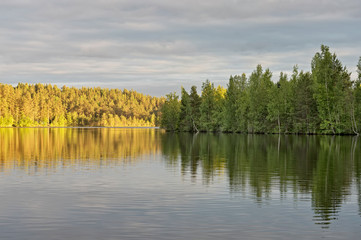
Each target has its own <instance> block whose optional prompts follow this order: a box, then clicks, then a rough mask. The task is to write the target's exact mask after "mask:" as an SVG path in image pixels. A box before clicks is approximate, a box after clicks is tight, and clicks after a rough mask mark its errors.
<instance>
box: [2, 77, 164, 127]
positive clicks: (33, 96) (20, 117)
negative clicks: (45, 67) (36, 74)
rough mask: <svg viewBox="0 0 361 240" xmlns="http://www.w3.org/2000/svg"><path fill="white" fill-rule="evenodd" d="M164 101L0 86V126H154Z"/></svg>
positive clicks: (86, 90) (131, 93)
mask: <svg viewBox="0 0 361 240" xmlns="http://www.w3.org/2000/svg"><path fill="white" fill-rule="evenodd" d="M163 102H164V98H156V97H151V96H145V95H143V94H140V93H137V92H135V91H133V90H132V91H128V90H127V89H124V90H123V91H121V90H119V89H102V88H85V87H83V88H81V89H77V88H68V87H66V86H64V87H62V88H61V89H59V88H58V87H57V86H55V85H54V86H52V85H43V84H35V85H28V84H22V83H19V84H18V85H17V86H16V87H13V86H11V85H7V84H0V126H1V127H9V126H17V127H31V126H57V127H60V126H156V125H158V124H159V123H158V121H159V120H158V119H159V115H160V111H159V110H160V107H161V106H162V104H163Z"/></svg>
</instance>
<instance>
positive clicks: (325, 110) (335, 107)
mask: <svg viewBox="0 0 361 240" xmlns="http://www.w3.org/2000/svg"><path fill="white" fill-rule="evenodd" d="M311 68H312V77H313V80H314V84H315V95H314V96H315V99H316V103H317V109H318V115H319V118H320V120H321V123H320V128H321V131H322V132H324V133H333V134H335V133H341V132H347V131H349V127H350V121H349V119H350V118H349V113H348V112H347V109H346V108H345V107H346V105H345V104H346V99H347V98H346V97H347V93H348V90H349V89H350V88H351V80H350V73H348V71H347V70H346V67H343V66H342V64H341V62H340V60H338V59H337V57H336V54H331V53H330V51H329V47H327V46H324V45H322V46H321V52H318V53H316V55H315V56H314V57H313V59H312V64H311Z"/></svg>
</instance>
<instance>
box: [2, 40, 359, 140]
mask: <svg viewBox="0 0 361 240" xmlns="http://www.w3.org/2000/svg"><path fill="white" fill-rule="evenodd" d="M66 126H73V127H77V126H81V127H82V126H99V127H154V126H160V127H162V128H164V129H166V130H168V131H184V132H199V131H203V132H240V133H290V134H292V133H294V134H357V135H358V134H359V132H360V128H361V57H360V59H359V61H358V64H357V76H356V79H355V80H352V79H351V72H349V71H348V70H347V68H346V67H345V66H343V65H342V63H341V61H340V60H339V59H338V58H337V56H336V54H335V53H331V52H330V50H329V47H327V46H324V45H321V51H320V52H317V53H316V54H315V56H314V57H313V59H312V62H311V72H304V71H303V70H299V69H298V67H297V66H295V67H294V69H293V73H292V75H291V76H290V77H289V76H287V74H284V73H282V72H281V73H280V77H279V80H278V82H276V83H274V82H273V81H272V72H271V71H270V70H269V69H266V70H264V69H263V68H262V66H261V65H258V66H257V68H256V69H255V70H254V71H253V72H252V74H251V75H250V76H249V77H247V76H246V74H242V75H235V76H231V77H230V78H229V82H228V85H227V88H224V87H222V86H218V87H215V86H214V84H213V83H211V82H210V81H208V80H206V81H205V82H204V83H203V84H202V89H201V94H200V95H199V94H198V92H197V88H196V86H192V87H191V90H190V93H188V92H187V91H186V90H185V89H184V88H183V87H182V88H181V96H180V97H179V96H178V95H177V94H176V93H175V92H173V93H170V94H168V95H166V98H164V97H160V98H158V97H152V96H149V95H144V94H141V93H137V92H136V91H133V90H131V91H129V90H127V89H124V90H123V91H122V90H120V89H102V88H99V87H98V88H87V87H82V88H80V89H78V88H74V87H72V88H69V87H66V86H63V87H62V88H61V89H59V88H58V87H57V86H56V85H54V86H52V85H50V84H46V85H44V84H34V85H29V84H23V83H19V84H18V85H17V86H16V87H13V86H12V85H8V84H0V127H66Z"/></svg>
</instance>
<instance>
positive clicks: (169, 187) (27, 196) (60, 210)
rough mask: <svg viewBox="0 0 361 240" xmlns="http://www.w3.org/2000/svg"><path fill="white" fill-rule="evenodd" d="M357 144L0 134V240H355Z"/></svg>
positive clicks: (134, 134)
mask: <svg viewBox="0 0 361 240" xmlns="http://www.w3.org/2000/svg"><path fill="white" fill-rule="evenodd" d="M360 142H361V139H358V138H357V137H331V136H278V135H236V134H197V135H192V134H172V133H166V132H163V131H161V130H154V129H109V128H108V129H101V128H100V129H0V184H1V188H0V239H16V240H18V239H27V240H32V239H36V240H42V239H79V240H81V239H87V240H88V239H360V234H361V197H360V192H361V150H360V149H361V146H360V144H361V143H360Z"/></svg>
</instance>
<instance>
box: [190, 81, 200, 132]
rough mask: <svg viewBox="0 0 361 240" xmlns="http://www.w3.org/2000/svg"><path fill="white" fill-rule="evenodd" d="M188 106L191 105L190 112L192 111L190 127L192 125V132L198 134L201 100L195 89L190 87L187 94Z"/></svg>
mask: <svg viewBox="0 0 361 240" xmlns="http://www.w3.org/2000/svg"><path fill="white" fill-rule="evenodd" d="M189 99H190V104H191V110H192V125H193V129H192V130H193V131H194V132H198V131H199V130H198V129H199V126H200V123H199V118H200V115H201V113H200V105H201V101H202V100H201V98H200V96H199V95H198V93H197V87H196V86H192V87H191V92H190V94H189Z"/></svg>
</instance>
